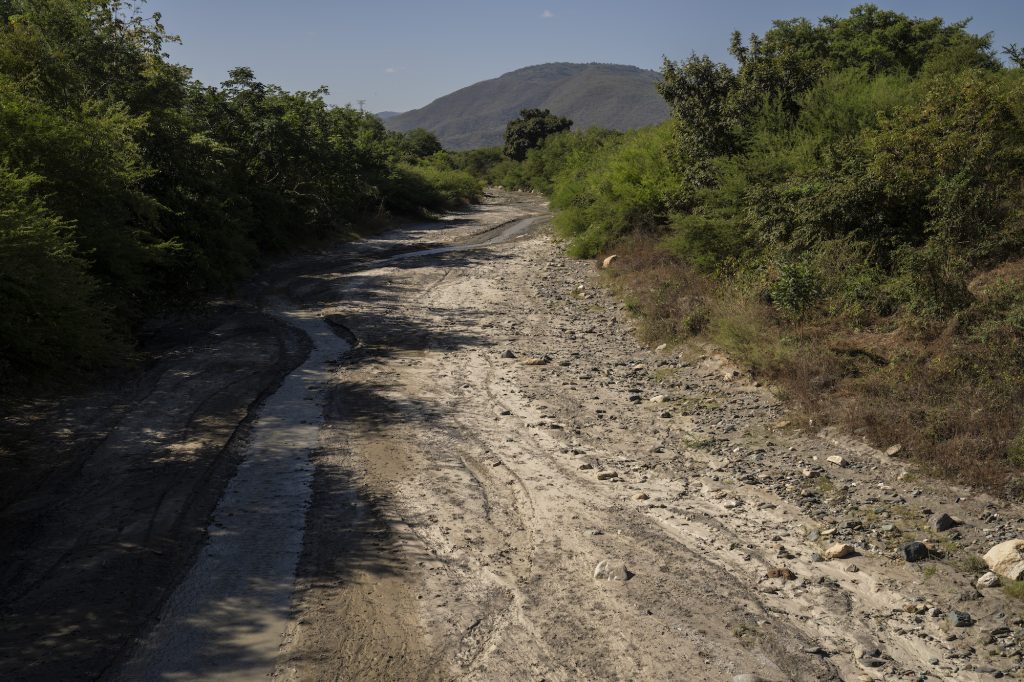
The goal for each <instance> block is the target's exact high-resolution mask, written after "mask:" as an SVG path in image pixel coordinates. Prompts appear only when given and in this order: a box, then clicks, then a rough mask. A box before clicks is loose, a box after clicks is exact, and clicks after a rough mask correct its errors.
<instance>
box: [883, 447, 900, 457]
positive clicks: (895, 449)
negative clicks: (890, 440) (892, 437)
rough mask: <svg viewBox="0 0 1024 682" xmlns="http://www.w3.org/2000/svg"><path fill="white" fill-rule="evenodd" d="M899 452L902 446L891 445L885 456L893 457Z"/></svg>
mask: <svg viewBox="0 0 1024 682" xmlns="http://www.w3.org/2000/svg"><path fill="white" fill-rule="evenodd" d="M901 452H903V446H902V445H892V446H890V447H889V448H888V449H886V451H885V454H887V455H888V456H890V457H895V456H896V455H898V454H900V453H901Z"/></svg>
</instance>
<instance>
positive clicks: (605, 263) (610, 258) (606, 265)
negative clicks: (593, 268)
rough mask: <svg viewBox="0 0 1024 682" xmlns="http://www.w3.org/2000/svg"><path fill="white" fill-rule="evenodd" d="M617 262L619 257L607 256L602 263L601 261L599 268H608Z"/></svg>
mask: <svg viewBox="0 0 1024 682" xmlns="http://www.w3.org/2000/svg"><path fill="white" fill-rule="evenodd" d="M617 260H619V257H618V256H617V255H615V254H614V253H613V254H612V255H610V256H608V257H607V258H605V259H604V260H603V261H601V267H602V268H610V267H611V266H612V263H614V262H615V261H617Z"/></svg>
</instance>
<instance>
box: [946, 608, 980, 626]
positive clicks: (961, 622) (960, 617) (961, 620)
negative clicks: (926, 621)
mask: <svg viewBox="0 0 1024 682" xmlns="http://www.w3.org/2000/svg"><path fill="white" fill-rule="evenodd" d="M947 618H949V624H950V625H952V626H953V627H955V628H967V627H970V626H972V625H974V619H973V618H971V614H969V613H964V612H963V611H950V612H949V614H948V615H947Z"/></svg>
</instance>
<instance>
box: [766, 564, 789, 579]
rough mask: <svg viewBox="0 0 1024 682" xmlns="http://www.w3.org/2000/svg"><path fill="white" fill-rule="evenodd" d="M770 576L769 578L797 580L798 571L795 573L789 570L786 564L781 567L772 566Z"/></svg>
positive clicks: (769, 571)
mask: <svg viewBox="0 0 1024 682" xmlns="http://www.w3.org/2000/svg"><path fill="white" fill-rule="evenodd" d="M768 577H769V578H782V579H783V580H796V573H794V572H793V571H791V570H789V569H788V568H786V567H785V566H783V567H781V568H775V567H772V568H769V569H768Z"/></svg>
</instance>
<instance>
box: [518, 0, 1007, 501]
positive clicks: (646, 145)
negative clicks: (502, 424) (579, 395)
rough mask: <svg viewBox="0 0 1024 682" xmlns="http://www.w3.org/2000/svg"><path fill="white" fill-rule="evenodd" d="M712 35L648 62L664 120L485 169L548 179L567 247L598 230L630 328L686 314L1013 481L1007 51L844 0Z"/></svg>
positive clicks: (822, 398)
mask: <svg viewBox="0 0 1024 682" xmlns="http://www.w3.org/2000/svg"><path fill="white" fill-rule="evenodd" d="M731 52H732V54H733V56H734V57H735V58H736V60H737V63H738V68H736V69H733V68H731V67H729V66H728V65H725V64H717V63H715V62H714V61H713V60H711V59H709V58H707V57H703V56H699V55H694V56H692V57H691V58H689V59H687V60H684V61H682V62H671V61H666V63H665V66H664V70H663V76H664V80H663V82H662V84H661V85H660V86H659V89H660V92H661V93H662V94H663V95H664V97H665V98H666V100H667V102H668V103H669V105H670V106H671V108H672V111H673V116H672V121H671V123H670V124H667V125H665V126H660V127H655V128H651V129H646V130H640V131H634V132H631V133H627V134H625V135H622V136H618V137H611V138H607V139H605V140H603V141H602V143H601V144H599V145H594V146H592V147H582V148H581V147H580V145H578V144H575V145H574V144H567V145H566V144H563V145H562V146H558V145H556V144H553V142H554V140H555V139H557V138H552V144H545V145H542V146H541V148H540V149H538V150H537V151H536V154H537V155H538V157H537V158H536V159H535V158H534V156H533V153H531V155H530V156H528V157H527V159H526V160H525V161H524V162H522V163H521V164H518V165H517V166H514V167H508V168H506V169H504V173H505V175H506V177H511V178H515V179H516V182H517V184H520V185H527V186H531V187H534V188H537V189H542V190H544V191H547V192H549V193H550V196H551V199H552V205H553V206H555V207H556V208H558V209H559V214H558V215H557V216H556V218H555V224H556V226H557V227H558V229H559V230H560V232H561V234H563V235H564V236H566V237H567V238H568V239H569V241H570V246H569V248H570V251H571V252H572V253H575V254H577V255H582V256H593V255H597V254H598V253H601V252H606V251H608V250H611V249H613V248H614V249H616V250H617V251H619V253H620V255H622V256H623V258H622V259H621V260H620V263H621V267H620V268H619V269H618V271H617V272H618V274H617V275H616V277H618V278H619V279H618V281H619V282H620V284H622V285H623V290H624V292H625V293H624V296H626V300H627V302H628V303H629V305H630V306H631V307H632V308H633V309H634V310H636V311H637V312H638V313H640V314H641V315H643V316H644V321H643V324H642V328H643V329H644V330H646V331H647V332H648V336H649V337H657V336H658V335H659V334H660V335H661V338H665V337H667V336H675V337H676V338H679V337H686V336H688V335H692V334H696V333H700V334H705V335H707V336H708V337H709V338H711V339H712V340H713V341H715V342H716V343H718V344H720V345H722V346H723V347H725V348H726V349H727V350H730V351H732V352H733V353H734V354H736V355H737V356H738V357H739V358H740V359H744V360H746V361H747V362H748V363H749V364H750V365H751V366H752V367H753V368H754V369H755V370H756V371H758V372H760V373H762V374H764V375H766V376H769V377H771V378H772V379H774V380H775V381H777V382H778V383H779V385H780V386H781V387H783V388H784V390H785V391H786V393H787V394H788V395H789V396H790V397H792V398H793V399H795V400H796V401H797V402H798V403H799V404H801V405H802V406H803V407H804V408H805V409H806V410H807V411H808V413H809V414H811V415H814V416H816V417H817V418H818V419H819V421H820V420H822V419H824V420H825V421H828V420H846V421H848V422H851V423H853V424H854V425H856V426H858V427H860V428H862V429H863V430H865V432H866V433H868V434H869V435H871V436H872V437H874V438H875V439H876V440H877V441H878V442H880V443H886V442H895V441H897V440H900V441H903V442H904V443H905V444H906V445H907V446H908V449H909V450H911V451H913V452H914V453H916V455H917V456H918V457H919V458H920V459H921V460H922V461H924V462H925V463H926V464H928V465H930V466H932V467H934V469H935V470H937V471H941V472H945V473H947V474H951V475H954V476H958V477H961V478H964V479H966V480H972V481H975V482H984V483H987V484H991V485H994V486H997V487H1001V488H1002V489H1003V490H1010V489H1013V488H1014V485H1017V484H1014V483H1013V481H1014V480H1017V481H1020V480H1024V479H1022V478H1021V477H1020V475H1019V473H1018V474H1013V473H1012V471H1011V470H1009V469H1007V467H1008V466H1010V465H1011V464H1012V463H1017V464H1018V465H1019V464H1020V463H1021V462H1024V455H1022V454H1021V453H1022V452H1024V446H1022V445H1021V444H1022V443H1024V436H1022V435H1021V434H1022V433H1024V408H1022V407H1021V406H1022V405H1024V393H1022V390H1024V389H1022V388H1021V387H1022V386H1024V355H1022V350H1021V349H1022V348H1024V343H1022V341H1024V337H1022V335H1021V334H1022V328H1021V326H1020V324H1021V319H1022V318H1021V315H1022V313H1021V306H1020V301H1021V300H1022V299H1021V292H1022V291H1024V287H1022V284H1021V282H1022V281H1024V278H1022V277H1021V275H1022V274H1024V270H1022V269H1021V267H1019V264H1020V262H1021V259H1022V256H1024V254H1022V253H1021V251H1022V246H1024V210H1022V209H1024V177H1022V173H1024V144H1022V141H1024V114H1022V111H1024V89H1022V84H1024V72H1022V69H1021V68H1020V66H1021V63H1022V62H1024V60H1022V59H1021V58H1020V50H1019V49H1016V48H1011V49H1009V50H1008V52H1007V54H1008V56H1009V57H1010V61H1011V62H1012V63H1013V65H1014V66H1012V67H1006V66H1004V65H1002V64H1001V63H1000V62H999V60H997V59H996V57H995V53H994V51H993V50H992V48H991V45H990V38H989V37H988V36H977V35H973V34H971V33H969V32H968V31H967V30H966V23H965V22H961V23H955V24H946V23H945V22H944V21H942V20H941V19H927V20H923V19H912V18H909V17H907V16H904V15H902V14H899V13H896V12H890V11H886V10H880V9H878V8H877V7H874V6H872V5H861V6H859V7H856V8H854V9H853V10H852V11H851V12H850V14H849V15H848V16H845V17H826V18H824V19H822V20H820V21H818V22H811V21H808V20H805V19H793V20H786V21H778V22H775V23H774V25H773V28H772V29H771V30H769V31H768V32H767V33H766V34H765V35H764V36H752V37H751V38H750V40H749V41H747V42H746V43H745V42H744V41H743V40H741V39H740V37H739V36H738V35H734V36H733V40H732V44H731ZM565 139H578V138H572V137H569V138H565ZM545 152H547V155H546V156H545ZM552 155H554V156H556V157H557V158H552ZM541 161H542V163H540V162H541ZM652 254H658V255H657V256H655V255H652ZM1021 490H1024V488H1019V486H1018V489H1017V492H1020V491H1021Z"/></svg>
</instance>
